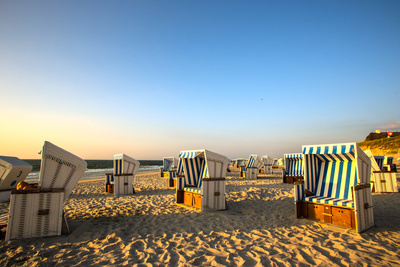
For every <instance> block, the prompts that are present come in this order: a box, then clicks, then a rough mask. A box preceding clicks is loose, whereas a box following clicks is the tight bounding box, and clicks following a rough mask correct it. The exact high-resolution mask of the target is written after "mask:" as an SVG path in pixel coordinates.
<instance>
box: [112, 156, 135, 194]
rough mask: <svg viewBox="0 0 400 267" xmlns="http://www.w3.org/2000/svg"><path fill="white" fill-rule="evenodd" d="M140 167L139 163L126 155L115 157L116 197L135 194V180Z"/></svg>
mask: <svg viewBox="0 0 400 267" xmlns="http://www.w3.org/2000/svg"><path fill="white" fill-rule="evenodd" d="M139 166H140V162H139V161H137V160H135V159H134V158H131V157H129V156H127V155H125V154H117V155H114V196H119V195H132V194H134V193H135V189H134V187H133V178H134V177H135V174H136V173H137V171H138V170H139Z"/></svg>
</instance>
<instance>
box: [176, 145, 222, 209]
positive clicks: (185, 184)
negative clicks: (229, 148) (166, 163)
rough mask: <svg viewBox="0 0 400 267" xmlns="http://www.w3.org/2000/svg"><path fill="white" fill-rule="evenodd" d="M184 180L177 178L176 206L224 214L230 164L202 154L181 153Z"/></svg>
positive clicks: (201, 151)
mask: <svg viewBox="0 0 400 267" xmlns="http://www.w3.org/2000/svg"><path fill="white" fill-rule="evenodd" d="M179 157H180V158H181V159H182V167H183V172H184V177H178V178H177V184H176V203H177V204H178V205H181V206H184V207H190V208H197V209H199V210H200V211H205V210H224V209H225V208H226V203H225V183H226V181H225V176H226V169H227V167H228V164H229V162H230V160H229V159H228V158H227V157H225V156H222V155H219V154H217V153H214V152H211V151H208V150H205V149H202V150H187V151H181V153H180V155H179Z"/></svg>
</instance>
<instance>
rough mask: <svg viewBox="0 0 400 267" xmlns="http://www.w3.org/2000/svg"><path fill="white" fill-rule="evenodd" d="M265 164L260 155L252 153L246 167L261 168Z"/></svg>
mask: <svg viewBox="0 0 400 267" xmlns="http://www.w3.org/2000/svg"><path fill="white" fill-rule="evenodd" d="M263 166H264V162H262V160H261V159H260V157H259V156H258V155H250V157H249V159H248V160H247V166H246V168H257V169H261V168H262V167H263Z"/></svg>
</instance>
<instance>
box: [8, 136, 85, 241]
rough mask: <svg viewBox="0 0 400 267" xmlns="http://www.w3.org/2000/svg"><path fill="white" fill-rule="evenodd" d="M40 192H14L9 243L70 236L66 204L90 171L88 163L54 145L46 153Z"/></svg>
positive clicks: (38, 190) (50, 145)
mask: <svg viewBox="0 0 400 267" xmlns="http://www.w3.org/2000/svg"><path fill="white" fill-rule="evenodd" d="M41 153H42V161H41V166H40V173H39V184H38V188H36V189H25V190H13V191H12V193H11V198H10V209H9V215H8V225H7V232H6V241H8V240H11V239H19V238H31V237H45V236H57V235H61V232H62V228H63V227H64V232H69V229H68V224H67V221H66V220H65V217H64V214H63V203H64V202H65V200H66V199H67V198H68V196H69V195H70V194H71V192H72V190H73V188H74V187H75V185H76V183H77V182H78V180H79V179H80V178H81V177H82V175H83V174H84V173H85V171H86V162H85V161H84V160H83V159H81V158H79V157H77V156H75V155H73V154H71V153H69V152H68V151H65V150H63V149H62V148H59V147H57V146H55V145H53V144H52V143H50V142H47V141H46V142H45V143H44V146H43V150H42V152H41Z"/></svg>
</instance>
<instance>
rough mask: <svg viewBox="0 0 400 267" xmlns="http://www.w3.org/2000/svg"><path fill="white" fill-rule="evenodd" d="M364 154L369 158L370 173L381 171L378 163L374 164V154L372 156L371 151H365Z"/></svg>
mask: <svg viewBox="0 0 400 267" xmlns="http://www.w3.org/2000/svg"><path fill="white" fill-rule="evenodd" d="M364 153H365V154H366V155H367V156H368V157H369V159H370V160H371V167H372V171H380V170H381V169H380V168H379V165H378V163H376V160H375V157H374V154H372V152H371V150H365V151H364Z"/></svg>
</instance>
